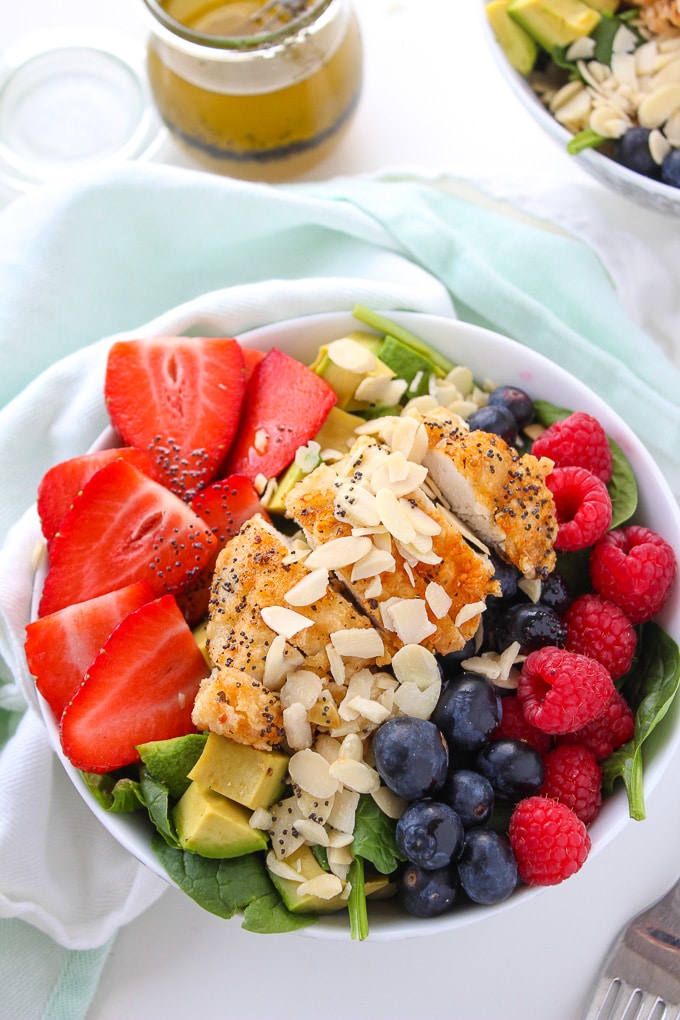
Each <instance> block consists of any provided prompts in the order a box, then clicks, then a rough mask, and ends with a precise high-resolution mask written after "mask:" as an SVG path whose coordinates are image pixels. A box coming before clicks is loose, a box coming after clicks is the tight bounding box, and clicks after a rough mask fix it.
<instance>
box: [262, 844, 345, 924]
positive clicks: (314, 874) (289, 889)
mask: <svg viewBox="0 0 680 1020" xmlns="http://www.w3.org/2000/svg"><path fill="white" fill-rule="evenodd" d="M286 864H290V866H291V867H292V868H295V870H296V871H298V872H299V874H300V875H302V878H303V881H305V882H310V881H311V880H312V879H314V878H318V877H319V876H320V875H324V874H325V872H324V870H323V868H322V867H321V865H320V864H319V862H318V861H317V859H316V857H315V856H314V854H313V853H312V851H311V849H310V848H309V847H308V846H307V845H306V844H303V845H302V846H301V847H299V848H298V849H297V850H296V851H295V852H294V853H292V854H291V855H290V857H287V858H286ZM269 877H270V878H271V880H272V882H273V883H274V885H275V886H276V888H277V889H278V891H279V893H280V895H281V899H282V900H283V902H284V903H285V905H286V906H287V907H288V909H289V910H290V911H291V913H293V914H307V913H309V914H332V913H333V912H334V911H336V910H342V909H344V908H345V907H346V906H347V898H346V897H344V896H343V895H342V893H340V894H339V895H338V896H334V897H333V898H332V899H330V900H326V899H322V898H321V897H320V896H314V895H312V894H310V893H301V892H300V885H301V883H300V882H294V881H293V880H292V879H290V878H281V877H280V875H275V874H274V872H273V871H270V872H269Z"/></svg>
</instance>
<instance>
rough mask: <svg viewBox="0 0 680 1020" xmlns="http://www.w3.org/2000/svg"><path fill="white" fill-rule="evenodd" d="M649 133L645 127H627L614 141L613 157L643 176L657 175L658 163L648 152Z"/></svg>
mask: <svg viewBox="0 0 680 1020" xmlns="http://www.w3.org/2000/svg"><path fill="white" fill-rule="evenodd" d="M649 135H650V132H649V130H648V129H647V128H643V127H632V128H629V129H628V131H626V133H625V135H622V136H621V137H620V138H619V139H618V140H617V141H616V144H615V146H614V159H615V160H616V161H617V162H618V163H621V164H622V165H623V166H626V167H628V169H629V170H634V171H635V172H636V173H638V174H643V175H644V176H645V177H658V176H659V164H658V163H656V162H655V160H654V159H653V157H652V153H651V152H650V149H649Z"/></svg>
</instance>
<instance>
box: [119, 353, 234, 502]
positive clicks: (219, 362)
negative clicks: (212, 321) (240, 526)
mask: <svg viewBox="0 0 680 1020" xmlns="http://www.w3.org/2000/svg"><path fill="white" fill-rule="evenodd" d="M244 393H245V367H244V362H243V353H242V351H241V347H240V345H239V344H238V343H237V342H236V340H232V339H229V338H217V339H211V338H204V337H156V338H153V339H146V340H119V341H118V342H117V343H115V344H113V346H112V347H111V350H110V351H109V356H108V362H107V367H106V381H105V386H104V396H105V398H106V404H107V407H108V411H109V415H110V417H111V422H112V424H113V426H114V428H115V429H116V430H117V431H118V433H119V434H120V436H121V438H122V440H123V442H124V443H125V444H126V445H128V446H135V447H137V449H139V450H144V451H145V452H148V453H149V454H150V456H151V459H152V461H153V463H154V465H155V467H156V468H157V470H158V472H159V474H160V476H161V477H162V478H164V479H165V482H166V484H167V486H168V488H169V489H171V491H172V492H174V493H176V494H177V495H178V496H181V497H182V499H191V498H192V497H193V496H194V495H195V494H196V493H197V492H198V491H199V489H202V488H203V487H204V486H206V485H208V484H209V483H210V482H211V481H213V479H214V478H215V477H216V475H217V470H218V468H219V466H220V464H221V463H222V461H223V460H224V458H225V456H226V454H227V451H228V449H229V447H230V445H231V442H232V439H233V438H234V434H235V432H236V428H237V426H238V421H239V416H240V414H241V405H242V403H243V395H244Z"/></svg>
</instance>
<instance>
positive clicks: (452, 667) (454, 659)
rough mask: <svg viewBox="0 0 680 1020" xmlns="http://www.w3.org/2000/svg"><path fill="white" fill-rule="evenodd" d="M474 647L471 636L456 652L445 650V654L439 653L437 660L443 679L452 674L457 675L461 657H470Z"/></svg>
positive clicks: (473, 652) (448, 677)
mask: <svg viewBox="0 0 680 1020" xmlns="http://www.w3.org/2000/svg"><path fill="white" fill-rule="evenodd" d="M476 648H477V645H476V642H475V639H474V637H471V638H470V639H469V641H466V642H465V644H464V645H463V647H462V648H459V649H458V651H457V652H447V653H446V655H440V656H439V657H438V662H439V668H440V669H441V671H442V674H443V676H444V679H445V680H447V679H450V678H451V677H452V676H457V675H458V674H459V673H460V664H461V662H462V661H463V659H469V658H471V657H472V656H473V655H474V654H475V651H476Z"/></svg>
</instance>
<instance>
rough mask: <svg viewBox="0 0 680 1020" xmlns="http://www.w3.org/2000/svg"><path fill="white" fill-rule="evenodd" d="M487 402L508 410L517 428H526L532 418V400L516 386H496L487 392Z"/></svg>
mask: <svg viewBox="0 0 680 1020" xmlns="http://www.w3.org/2000/svg"><path fill="white" fill-rule="evenodd" d="M489 404H490V405H491V406H492V407H496V406H498V407H505V408H506V409H507V410H508V411H510V414H511V415H512V416H513V418H514V419H515V422H516V423H517V428H519V429H523V428H526V426H527V425H529V424H530V423H531V422H532V421H533V420H534V402H533V400H532V399H531V397H530V396H529V395H528V393H525V392H524V390H520V389H519V387H518V386H497V387H496V389H495V390H492V392H491V393H490V394H489Z"/></svg>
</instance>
